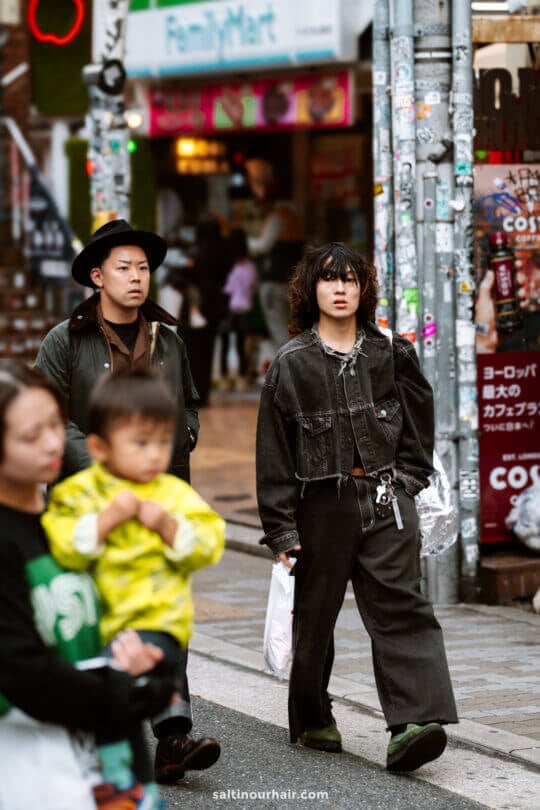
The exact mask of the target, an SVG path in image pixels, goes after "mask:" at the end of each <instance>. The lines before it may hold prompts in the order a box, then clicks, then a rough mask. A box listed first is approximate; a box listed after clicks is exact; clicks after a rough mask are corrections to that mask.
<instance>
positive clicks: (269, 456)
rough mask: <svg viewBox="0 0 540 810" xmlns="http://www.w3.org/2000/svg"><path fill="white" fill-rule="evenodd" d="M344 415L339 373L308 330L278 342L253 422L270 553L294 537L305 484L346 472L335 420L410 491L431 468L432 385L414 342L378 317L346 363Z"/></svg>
mask: <svg viewBox="0 0 540 810" xmlns="http://www.w3.org/2000/svg"><path fill="white" fill-rule="evenodd" d="M343 383H344V386H345V396H346V400H347V402H348V411H349V412H348V414H344V413H343V412H340V409H339V407H338V395H337V390H336V384H337V380H336V374H335V372H334V370H333V369H332V368H331V366H330V363H329V362H328V358H327V357H326V348H325V346H324V344H323V343H322V341H321V339H320V337H319V336H318V334H317V332H316V330H315V329H312V330H307V331H305V332H302V334H301V335H298V337H296V338H294V339H293V340H290V341H289V342H288V343H286V344H285V346H283V347H282V348H281V349H280V350H279V352H278V354H277V355H276V358H275V360H274V362H273V363H272V365H271V366H270V369H269V370H268V373H267V375H266V380H265V383H264V387H263V391H262V395H261V402H260V408H259V418H258V424H257V498H258V503H259V512H260V515H261V520H262V524H263V528H264V531H265V535H264V537H263V538H262V540H261V543H265V544H267V545H268V546H269V547H270V549H271V551H272V553H273V554H279V553H280V552H281V551H289V550H290V549H291V548H293V546H295V545H297V544H298V532H297V528H296V506H297V502H298V498H299V497H300V496H301V491H302V486H303V484H305V483H307V482H310V481H320V480H322V479H327V478H335V479H337V480H338V481H339V480H340V479H341V478H342V477H344V476H346V475H347V474H348V473H349V472H350V459H351V455H350V454H349V453H345V452H344V448H343V442H342V440H341V437H342V436H343V435H344V431H343V430H341V431H340V424H339V422H340V419H343V418H347V420H350V422H349V426H348V427H349V429H348V433H349V434H350V432H351V431H350V425H352V435H353V436H354V439H355V441H356V446H357V448H358V451H359V454H360V460H361V464H362V466H363V467H364V469H365V471H366V473H367V474H368V475H373V476H376V475H377V474H378V473H380V472H381V471H382V470H389V469H391V470H393V474H394V478H395V479H396V480H397V481H399V482H400V483H401V484H403V486H404V487H405V489H406V490H407V492H408V493H409V494H410V495H416V493H417V492H419V491H420V490H421V489H423V488H424V487H425V486H427V485H428V483H429V481H428V476H429V475H430V474H431V473H432V472H433V464H432V462H433V442H434V414H433V392H432V389H431V386H430V384H429V383H428V381H427V380H426V378H425V377H424V375H423V374H422V372H421V370H420V365H419V363H418V357H417V355H416V351H415V349H414V346H413V344H412V343H411V342H410V341H408V340H407V339H406V338H403V337H401V335H399V334H397V333H395V332H394V334H393V340H392V343H390V340H389V339H388V338H387V337H386V336H385V335H383V334H382V333H381V332H380V331H379V329H378V328H377V327H376V326H375V324H368V325H367V326H366V327H365V337H364V340H363V342H362V345H361V347H360V351H359V352H356V353H355V357H354V359H353V362H352V363H351V364H350V366H348V367H347V368H345V369H344V371H343Z"/></svg>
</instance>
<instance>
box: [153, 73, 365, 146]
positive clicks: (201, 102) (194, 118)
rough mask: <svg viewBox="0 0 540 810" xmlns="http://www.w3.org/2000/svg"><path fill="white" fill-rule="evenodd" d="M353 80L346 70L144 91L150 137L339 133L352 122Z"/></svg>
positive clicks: (171, 86)
mask: <svg viewBox="0 0 540 810" xmlns="http://www.w3.org/2000/svg"><path fill="white" fill-rule="evenodd" d="M352 83H353V77H352V73H351V72H350V71H347V70H342V71H336V72H334V73H328V74H324V75H322V76H321V75H317V76H315V75H311V76H296V77H294V78H288V79H281V80H279V79H269V80H261V81H255V82H249V81H248V82H234V83H232V82H231V83H228V84H214V85H209V86H206V87H202V88H200V89H195V90H194V89H193V88H192V87H189V86H185V85H184V86H182V85H178V84H175V85H170V86H165V87H160V88H156V89H154V90H151V91H150V115H149V120H150V132H149V134H150V136H152V137H159V136H167V135H168V136H171V135H178V134H185V133H192V132H197V133H210V132H214V133H215V132H223V131H227V130H230V131H232V130H258V131H261V130H265V131H267V130H277V129H292V128H295V127H309V128H312V129H313V128H314V129H317V128H324V127H345V126H350V125H351V124H352V122H353V91H352V90H353V89H352Z"/></svg>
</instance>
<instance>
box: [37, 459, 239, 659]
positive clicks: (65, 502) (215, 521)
mask: <svg viewBox="0 0 540 810" xmlns="http://www.w3.org/2000/svg"><path fill="white" fill-rule="evenodd" d="M125 489H129V490H131V491H133V492H134V493H135V494H136V495H137V497H138V498H140V499H141V500H150V501H155V502H157V503H159V504H161V506H163V508H164V509H165V511H166V512H167V513H168V514H169V515H171V516H172V517H174V518H175V519H176V520H177V521H178V523H179V526H180V527H183V528H184V529H187V531H185V532H182V541H181V542H180V543H179V544H175V549H172V548H170V547H169V546H168V545H166V544H165V543H164V542H163V540H162V539H161V537H160V536H159V535H158V534H157V533H156V532H153V531H150V530H149V529H147V528H146V527H145V526H142V525H141V523H139V521H138V520H136V519H132V520H128V521H126V522H125V523H122V524H121V525H120V526H117V527H116V528H115V529H113V530H112V532H111V533H110V534H109V535H108V537H107V539H106V541H105V543H104V544H103V545H102V546H100V548H99V550H98V551H97V552H95V553H91V554H82V553H80V552H79V551H77V549H76V548H75V545H74V537H75V534H76V527H77V528H78V529H80V527H81V525H82V524H81V523H80V521H81V518H85V520H86V521H88V520H90V523H91V521H92V517H90V518H88V517H86V516H92V515H93V516H95V517H96V524H97V515H98V514H99V512H101V510H103V509H104V508H105V507H107V506H108V505H109V504H110V502H111V500H112V498H114V497H115V495H117V494H118V493H119V492H121V491H122V490H125ZM42 523H43V526H44V528H45V531H46V532H47V535H48V538H49V543H50V548H51V552H52V554H53V556H54V557H55V559H56V560H57V562H58V563H59V564H60V565H61V566H63V567H64V568H67V569H71V570H74V571H83V570H87V569H88V570H89V571H90V573H91V574H92V576H93V577H94V580H95V583H96V586H97V589H98V591H99V594H100V598H101V622H100V628H101V635H102V639H103V643H104V644H107V643H108V642H109V641H111V639H113V638H114V637H115V636H116V635H117V633H119V632H120V631H121V630H125V629H126V628H132V629H135V630H136V629H137V628H138V629H139V630H159V631H161V632H164V633H170V634H171V635H172V636H174V637H175V638H176V639H177V640H178V641H179V642H180V643H181V644H182V645H183V646H186V644H187V642H188V639H189V638H190V636H191V634H192V632H193V602H192V599H191V582H190V575H191V574H192V573H193V571H196V570H197V569H198V568H202V567H203V566H205V565H212V564H213V563H216V562H218V560H219V559H220V557H221V555H222V553H223V548H224V545H225V522H224V520H223V519H222V518H221V517H220V516H219V515H218V514H216V512H214V511H213V510H212V509H211V508H210V506H209V505H208V504H207V503H206V502H205V501H203V499H202V498H201V497H200V496H199V495H198V494H197V493H196V492H195V490H194V489H193V488H192V487H191V486H190V485H189V484H187V483H186V482H185V481H182V480H181V479H179V478H176V477H175V476H172V475H166V474H163V475H159V476H158V477H157V478H155V479H154V480H153V481H151V482H150V483H148V484H134V483H132V482H131V481H126V480H123V479H120V478H116V477H115V476H113V475H111V474H110V473H109V472H107V470H105V469H104V467H102V466H101V464H99V463H97V462H95V463H94V464H92V465H91V466H90V467H88V468H87V469H86V470H83V471H82V472H79V473H77V474H76V475H73V476H71V477H70V478H66V479H65V480H64V481H62V482H61V483H60V484H58V485H57V486H56V487H54V489H53V491H52V494H51V499H50V502H49V506H48V509H47V511H46V512H45V514H44V515H43V517H42ZM96 528H97V526H96Z"/></svg>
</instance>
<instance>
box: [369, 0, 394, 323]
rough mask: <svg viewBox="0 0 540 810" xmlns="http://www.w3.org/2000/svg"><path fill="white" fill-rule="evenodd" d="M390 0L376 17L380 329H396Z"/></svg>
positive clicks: (375, 172)
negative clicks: (381, 327) (382, 327)
mask: <svg viewBox="0 0 540 810" xmlns="http://www.w3.org/2000/svg"><path fill="white" fill-rule="evenodd" d="M388 1H389V0H379V2H378V3H376V5H375V11H374V16H373V68H372V76H373V181H374V200H375V202H374V228H375V239H374V242H375V250H374V264H375V267H376V268H377V275H378V279H379V289H380V295H379V305H378V309H377V322H378V324H379V326H384V327H388V326H389V327H391V328H394V325H395V319H394V245H393V241H394V216H393V208H392V205H393V194H394V188H393V174H392V127H391V122H390V81H391V78H390V51H389V24H390V11H389V5H388Z"/></svg>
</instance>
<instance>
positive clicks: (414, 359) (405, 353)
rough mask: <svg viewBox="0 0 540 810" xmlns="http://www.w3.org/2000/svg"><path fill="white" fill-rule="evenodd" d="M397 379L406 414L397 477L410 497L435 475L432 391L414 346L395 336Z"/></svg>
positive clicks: (398, 452)
mask: <svg viewBox="0 0 540 810" xmlns="http://www.w3.org/2000/svg"><path fill="white" fill-rule="evenodd" d="M393 345H394V362H395V380H396V387H397V390H398V396H399V400H400V403H401V408H402V411H403V430H402V434H401V439H400V441H399V445H398V448H397V452H396V468H395V476H396V478H397V480H398V481H401V483H402V484H403V485H404V487H405V489H406V491H407V492H408V493H409V495H416V494H417V493H418V492H420V490H421V489H424V487H427V486H428V485H429V480H428V476H429V475H431V473H432V472H433V444H434V434H435V417H434V410H433V390H432V388H431V385H430V384H429V382H428V381H427V380H426V378H425V377H424V375H423V374H422V371H421V369H420V364H419V362H418V356H417V354H416V351H415V348H414V346H413V344H412V343H411V342H410V341H408V340H407V339H406V338H403V337H401V336H400V335H397V334H395V333H394V340H393Z"/></svg>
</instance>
